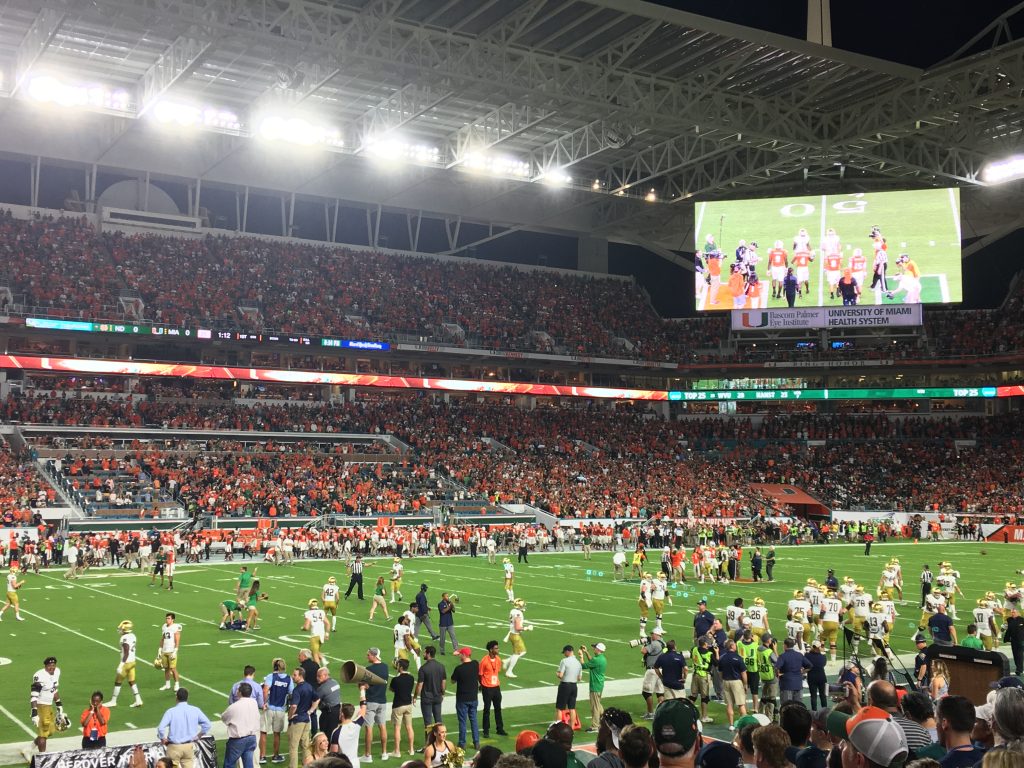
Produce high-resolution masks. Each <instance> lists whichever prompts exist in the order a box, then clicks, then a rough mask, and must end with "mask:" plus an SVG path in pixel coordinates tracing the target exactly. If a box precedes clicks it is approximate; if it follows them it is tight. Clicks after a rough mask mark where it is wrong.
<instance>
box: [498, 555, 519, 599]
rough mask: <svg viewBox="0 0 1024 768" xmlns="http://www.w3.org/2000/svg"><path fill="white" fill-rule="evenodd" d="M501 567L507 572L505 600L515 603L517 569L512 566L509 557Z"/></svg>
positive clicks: (503, 561)
mask: <svg viewBox="0 0 1024 768" xmlns="http://www.w3.org/2000/svg"><path fill="white" fill-rule="evenodd" d="M501 567H502V569H503V570H504V572H505V599H506V600H507V601H508V602H510V603H514V602H515V601H516V593H515V587H514V584H515V580H516V567H515V566H514V565H512V561H511V560H509V559H508V558H507V557H506V558H505V559H504V560H502V561H501Z"/></svg>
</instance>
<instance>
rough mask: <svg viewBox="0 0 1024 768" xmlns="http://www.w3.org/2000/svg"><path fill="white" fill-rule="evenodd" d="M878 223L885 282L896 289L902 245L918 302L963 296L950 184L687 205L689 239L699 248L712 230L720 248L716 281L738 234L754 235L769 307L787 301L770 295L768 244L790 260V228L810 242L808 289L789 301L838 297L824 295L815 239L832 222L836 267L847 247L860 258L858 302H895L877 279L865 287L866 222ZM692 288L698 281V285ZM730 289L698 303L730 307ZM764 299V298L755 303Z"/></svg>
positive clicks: (813, 302) (898, 299)
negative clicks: (913, 268) (691, 223)
mask: <svg viewBox="0 0 1024 768" xmlns="http://www.w3.org/2000/svg"><path fill="white" fill-rule="evenodd" d="M873 226H878V227H879V229H880V230H881V232H882V235H883V236H884V237H885V238H886V241H887V245H888V254H889V267H888V280H887V287H888V289H889V290H890V291H898V288H899V280H898V277H897V275H898V272H899V269H898V265H897V264H896V259H897V257H898V256H899V255H900V254H901V253H908V254H909V255H910V257H911V258H912V259H913V260H914V261H915V262H916V263H917V265H918V267H919V269H920V271H921V283H922V289H921V302H922V303H923V304H934V303H951V302H952V303H956V302H960V301H962V300H963V282H962V279H961V258H960V204H959V196H958V193H957V190H953V189H925V190H914V191H909V192H871V193H854V194H847V195H817V196H806V197H791V198H771V199H762V200H742V201H715V202H705V203H698V204H697V205H696V207H695V230H694V232H695V235H696V247H697V249H701V248H702V247H703V245H704V242H705V238H706V237H707V235H709V234H710V235H713V236H714V238H715V242H716V243H717V244H718V247H719V248H720V249H721V250H722V252H723V254H724V255H723V259H722V278H721V279H722V283H723V286H724V284H725V283H726V282H727V280H728V277H729V266H728V265H729V264H731V263H732V262H733V260H734V253H735V251H736V248H737V245H738V244H739V241H740V240H743V241H745V242H746V243H748V244H749V243H751V242H756V243H757V244H758V254H759V256H760V262H759V264H758V266H757V274H758V277H759V278H760V280H761V283H762V285H763V286H766V288H765V294H764V295H765V296H766V297H767V298H768V304H767V306H769V307H786V306H788V305H787V303H786V300H785V298H784V297H783V298H779V299H773V298H771V288H770V283H771V278H770V272H769V263H768V252H769V251H770V250H771V249H772V247H773V245H774V243H775V241H777V240H781V241H782V243H783V247H784V248H785V250H786V251H787V253H788V254H789V265H790V266H793V240H794V236H795V235H796V234H797V232H798V230H800V229H801V228H803V229H806V230H807V234H808V236H809V237H810V243H811V248H812V249H813V254H814V261H813V263H811V265H810V290H809V292H807V293H805V294H804V295H803V296H801V297H799V298H797V301H796V306H798V307H800V306H805V307H815V306H824V305H833V304H842V299H841V298H838V297H837V298H836V299H830V298H829V286H828V284H827V282H826V280H825V272H824V258H823V254H822V251H821V243H822V241H823V240H824V238H825V235H826V232H827V230H828V229H830V228H831V229H834V230H835V232H836V235H837V236H838V237H839V241H840V243H841V244H842V256H843V267H847V266H849V263H850V257H851V255H852V254H853V251H854V249H857V248H859V249H861V251H862V252H863V254H864V256H865V257H866V259H867V272H866V279H865V281H864V282H865V284H864V285H862V286H861V290H862V293H861V296H860V299H859V301H858V303H859V304H893V303H896V304H899V303H903V301H904V300H905V294H904V293H899V292H897V293H896V294H895V295H894V296H893V297H892V298H889V297H888V296H887V295H886V293H885V292H884V291H882V289H881V286H876V288H875V289H874V290H872V289H870V284H871V276H872V275H871V273H872V262H873V258H874V251H873V247H872V241H871V238H870V232H871V228H872V227H873ZM698 288H700V286H699V285H698ZM731 298H732V297H731V296H729V295H728V292H727V291H726V290H725V289H724V287H723V289H722V293H721V297H720V301H719V302H718V304H717V305H715V304H712V297H710V296H709V295H708V292H707V290H706V289H703V290H701V291H700V293H699V295H698V296H697V309H699V310H728V309H732V301H731ZM762 306H764V305H762Z"/></svg>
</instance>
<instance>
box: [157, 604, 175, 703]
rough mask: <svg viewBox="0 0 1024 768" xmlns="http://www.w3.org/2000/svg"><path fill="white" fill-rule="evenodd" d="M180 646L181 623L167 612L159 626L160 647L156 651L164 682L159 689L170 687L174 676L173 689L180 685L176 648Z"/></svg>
mask: <svg viewBox="0 0 1024 768" xmlns="http://www.w3.org/2000/svg"><path fill="white" fill-rule="evenodd" d="M180 647H181V624H179V623H178V620H177V616H175V615H174V614H173V613H168V614H167V615H166V616H164V625H163V626H162V627H160V648H159V650H158V651H157V654H158V658H157V662H158V664H159V668H160V669H162V670H163V671H164V684H163V686H161V688H160V690H161V691H166V690H168V689H169V688H170V687H171V678H174V690H178V688H180V687H181V685H180V683H179V678H178V648H180Z"/></svg>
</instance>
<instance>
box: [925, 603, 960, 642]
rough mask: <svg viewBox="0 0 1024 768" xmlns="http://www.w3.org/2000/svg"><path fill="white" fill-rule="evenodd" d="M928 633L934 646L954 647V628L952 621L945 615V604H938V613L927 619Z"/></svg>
mask: <svg viewBox="0 0 1024 768" xmlns="http://www.w3.org/2000/svg"><path fill="white" fill-rule="evenodd" d="M928 631H929V632H930V633H931V636H932V642H933V643H934V644H935V645H955V644H956V627H954V626H953V620H952V619H951V618H949V616H947V615H946V604H945V603H939V612H938V613H936V614H934V615H933V616H932V617H931V618H930V619H928Z"/></svg>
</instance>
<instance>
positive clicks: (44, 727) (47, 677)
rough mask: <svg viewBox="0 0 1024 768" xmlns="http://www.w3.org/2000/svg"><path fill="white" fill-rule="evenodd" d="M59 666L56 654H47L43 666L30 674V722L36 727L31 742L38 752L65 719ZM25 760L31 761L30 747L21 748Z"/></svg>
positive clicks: (44, 746) (44, 748) (44, 749)
mask: <svg viewBox="0 0 1024 768" xmlns="http://www.w3.org/2000/svg"><path fill="white" fill-rule="evenodd" d="M59 687H60V668H59V667H58V666H57V657H56V656H47V657H46V658H45V659H44V660H43V668H42V669H40V670H39V671H38V672H36V673H35V674H34V675H33V676H32V686H31V688H30V694H29V700H30V703H31V705H32V724H33V725H34V726H35V727H36V738H35V740H34V741H33V744H34V745H35V747H36V748H37V749H38V750H39V751H40V752H45V751H46V740H47V739H48V738H49V737H50V736H52V735H53V734H54V733H56V731H57V730H58V724H59V723H60V722H61V721H66V720H67V718H66V717H65V715H64V706H63V705H62V704H61V701H60V690H59ZM21 754H22V755H23V756H24V757H25V759H26V760H28V761H29V762H31V761H32V749H31V747H29V748H26V749H24V750H22V753H21Z"/></svg>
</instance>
